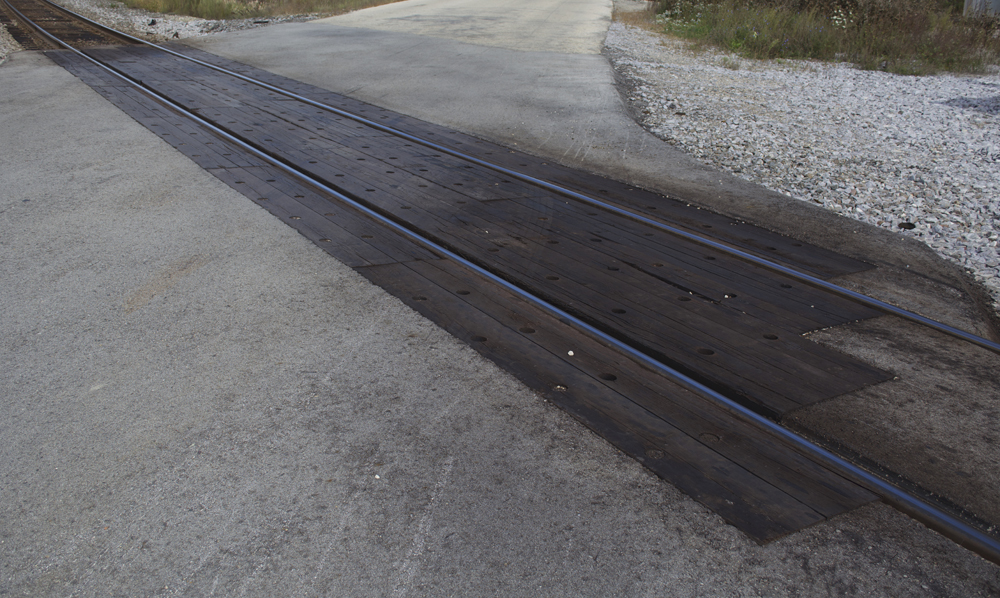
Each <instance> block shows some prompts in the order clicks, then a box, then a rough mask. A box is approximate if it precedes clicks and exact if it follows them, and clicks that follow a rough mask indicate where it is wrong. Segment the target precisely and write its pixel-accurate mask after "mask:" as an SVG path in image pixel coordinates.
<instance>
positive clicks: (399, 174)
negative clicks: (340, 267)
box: [4, 0, 1000, 562]
mask: <svg viewBox="0 0 1000 598" xmlns="http://www.w3.org/2000/svg"><path fill="white" fill-rule="evenodd" d="M4 1H5V2H7V3H8V4H9V2H10V0H4ZM35 1H36V2H42V1H43V0H35ZM11 8H12V9H13V7H11ZM46 10H54V9H46ZM14 11H15V12H16V9H14ZM63 14H64V15H66V18H69V19H76V18H77V17H79V15H73V14H72V13H69V14H66V13H63ZM19 18H23V19H24V20H25V21H26V22H28V21H30V19H29V18H28V17H26V16H25V15H23V14H20V17H19ZM48 20H49V21H52V22H54V21H55V20H56V19H54V18H49V19H48ZM85 26H86V27H87V28H88V29H90V30H94V29H97V30H99V31H105V33H107V35H109V36H113V37H111V38H109V39H108V40H107V41H108V42H109V43H121V42H122V40H125V41H127V42H128V43H129V44H140V43H141V44H145V42H142V40H138V39H137V38H134V37H131V36H126V35H124V34H120V33H119V32H113V31H108V30H105V29H104V28H103V27H101V26H99V25H97V24H95V23H92V22H87V24H86V25H85ZM60 27H61V28H62V27H63V26H62V25H60ZM39 35H42V36H43V37H45V36H46V35H47V34H39ZM46 39H50V40H52V43H59V44H61V45H63V46H64V47H66V48H67V49H71V50H73V52H75V54H74V55H73V57H72V58H71V57H69V56H57V57H56V58H57V60H59V61H60V62H62V63H63V64H64V65H65V66H67V68H69V69H70V70H71V71H73V72H75V73H76V74H77V75H78V76H80V77H81V78H82V79H84V80H85V81H87V82H88V83H89V84H91V85H92V86H94V87H95V88H96V89H99V90H100V91H101V92H102V93H104V94H105V96H106V97H108V98H109V99H111V100H112V101H114V102H115V103H116V104H118V105H119V106H120V107H122V108H123V109H125V110H126V111H127V112H129V113H130V114H131V115H132V116H133V117H135V118H136V120H139V121H140V122H142V123H143V124H145V125H146V126H147V127H149V128H150V129H151V130H154V131H157V133H158V134H159V135H161V137H162V138H163V139H164V140H167V141H168V142H170V143H171V144H172V145H174V147H177V148H178V149H179V150H181V151H183V152H185V153H186V154H187V155H189V157H191V158H192V159H193V160H195V161H196V162H198V163H199V164H201V165H202V166H204V167H205V168H206V169H207V170H209V171H210V172H212V173H213V174H215V176H217V177H218V178H220V179H222V180H223V181H226V182H227V183H228V184H230V185H231V186H232V187H234V188H236V189H238V190H240V191H241V192H243V193H244V194H245V195H247V196H248V197H251V198H252V199H254V200H255V201H258V202H259V203H260V204H261V205H262V206H264V207H266V208H267V209H268V210H270V211H271V212H272V213H274V214H275V215H277V216H278V217H280V218H281V219H282V220H284V221H285V222H287V223H288V224H290V225H292V226H294V227H296V228H297V229H298V230H299V231H300V232H302V233H303V234H304V235H305V236H307V237H309V238H310V239H312V240H313V241H315V242H316V243H317V244H319V245H320V246H321V247H323V248H324V249H326V250H327V251H328V252H330V253H331V254H333V255H335V256H336V257H338V258H339V259H341V260H342V261H345V263H347V264H348V265H350V266H352V267H354V268H355V269H357V270H358V271H359V272H361V273H362V274H364V275H365V276H366V277H368V278H369V279H370V280H372V281H373V282H376V283H377V284H379V285H380V286H382V287H383V288H386V289H387V290H389V291H390V292H392V293H394V294H396V295H397V296H398V297H400V298H401V299H403V300H404V301H405V302H407V303H408V304H410V305H411V306H413V307H414V308H415V309H417V310H418V311H420V312H421V313H423V314H425V315H427V316H428V317H430V318H431V319H433V320H434V321H436V322H438V323H439V324H441V325H442V326H443V327H445V328H446V329H448V330H449V331H451V332H453V333H455V334H456V336H458V337H460V338H463V339H464V340H466V341H468V342H469V343H470V344H471V345H472V346H473V347H475V348H476V349H477V350H478V351H480V352H481V353H483V354H484V355H486V356H488V357H490V358H491V359H493V360H494V361H496V362H497V363H498V364H500V365H502V366H504V367H506V368H507V369H509V370H510V371H512V372H513V373H515V374H516V375H518V377H520V378H521V379H522V380H523V381H525V382H526V383H528V384H529V385H530V386H532V387H533V388H535V389H537V390H539V391H540V392H542V394H544V395H545V396H547V397H549V398H550V399H552V400H553V401H554V402H556V403H557V404H559V405H560V406H562V407H564V408H565V409H567V410H568V411H570V412H571V413H572V414H574V415H575V416H576V417H578V418H579V419H581V420H582V421H583V422H584V423H586V424H587V425H588V426H590V427H591V428H593V429H594V430H595V431H597V432H598V433H600V434H602V435H604V436H605V437H606V438H608V439H609V440H610V441H612V442H613V443H615V444H616V445H617V446H619V447H620V448H622V449H623V450H625V451H626V452H628V453H629V454H631V455H633V456H635V457H636V458H638V459H639V460H640V461H642V462H643V463H645V464H646V465H647V466H648V467H650V469H652V470H653V471H655V472H656V473H658V474H659V475H661V476H662V477H664V478H665V479H667V480H669V481H671V482H673V483H674V484H675V485H677V486H678V487H680V488H681V489H682V490H684V491H685V492H687V493H688V494H690V495H691V496H693V497H694V498H696V499H698V500H699V501H701V502H702V503H704V504H706V505H707V506H709V507H710V508H712V509H713V510H715V511H716V512H717V513H719V514H720V515H721V516H723V517H724V518H725V519H726V520H727V521H730V522H731V523H733V524H734V525H736V526H738V527H739V528H740V529H742V530H743V531H744V532H746V533H747V534H748V535H750V536H751V537H753V538H755V539H757V540H758V541H767V540H770V539H773V538H775V537H779V536H781V535H784V534H786V533H789V532H791V531H795V530H796V529H800V528H801V527H804V526H806V525H809V524H811V523H815V522H817V521H822V520H824V519H826V518H829V517H832V516H835V515H836V514H838V513H841V512H844V511H846V510H850V509H851V508H854V507H856V506H859V505H861V504H864V503H866V502H869V501H871V500H873V499H874V498H875V496H876V495H878V496H881V497H882V498H883V499H884V500H886V501H887V502H889V503H891V504H893V505H895V506H897V507H899V508H901V509H902V510H904V511H906V512H908V513H911V514H912V515H914V516H916V517H917V518H919V519H920V520H922V521H924V522H925V523H927V524H929V525H930V526H931V527H934V528H935V529H938V530H940V531H942V532H944V533H945V534H946V535H949V536H950V537H952V538H953V539H955V540H957V541H958V542H959V543H961V544H963V545H965V546H967V547H969V548H972V549H974V550H976V551H977V552H979V553H980V554H983V555H984V556H987V557H988V558H990V559H991V560H994V561H995V562H1000V544H998V542H997V541H996V539H995V538H993V537H991V536H989V535H988V534H985V533H983V532H982V531H981V530H979V529H977V528H976V527H974V526H970V525H969V524H968V523H966V522H965V521H962V520H961V519H960V518H957V517H954V516H953V515H952V514H950V513H948V512H947V511H946V510H942V509H940V508H938V507H937V506H935V505H933V504H930V503H928V502H926V501H924V500H922V499H921V498H920V497H918V496H915V495H913V494H911V493H909V492H906V491H904V490H901V489H900V488H898V487H896V486H894V485H893V484H890V483H888V482H886V481H885V480H883V479H882V478H881V477H879V476H876V475H873V474H872V473H870V472H869V471H866V470H865V469H863V468H861V467H858V466H857V465H855V464H853V463H851V462H849V461H847V460H845V459H844V458H842V457H841V456H839V455H837V454H834V453H833V452H831V451H829V450H827V449H824V448H823V447H820V446H818V445H816V444H814V443H812V442H810V441H808V440H806V439H804V438H802V437H801V436H799V435H797V434H795V433H793V432H791V431H789V430H788V429H786V428H784V427H782V426H781V425H780V424H779V423H777V422H778V421H779V420H780V419H781V417H782V416H783V415H784V414H785V413H788V412H789V411H791V410H794V409H796V408H798V407H801V406H803V405H808V404H812V403H815V402H818V401H821V400H824V399H828V398H831V397H834V396H837V395H840V394H843V393H846V392H851V391H853V390H856V389H858V388H860V387H863V386H866V385H870V384H876V383H878V382H880V381H882V380H885V379H887V378H888V375H887V374H886V373H885V372H881V371H878V370H876V369H874V368H871V367H870V366H867V365H866V364H863V363H861V362H858V361H856V360H853V359H851V358H848V357H846V356H844V355H841V354H837V353H836V352H834V351H830V350H828V349H825V348H823V347H821V346H819V345H816V344H815V343H811V342H809V341H807V340H804V339H802V338H801V334H802V333H803V332H806V331H809V330H814V329H817V328H823V327H827V326H834V325H838V324H842V323H846V322H850V321H854V320H858V319H864V318H868V317H873V316H875V315H879V314H880V313H889V314H893V315H897V316H901V317H904V318H907V319H910V320H913V321H916V322H918V323H920V324H922V325H925V326H929V327H932V328H934V329H937V330H939V331H942V332H945V333H947V334H950V335H952V336H956V337H958V338H961V339H963V340H966V341H968V342H971V343H974V344H977V345H979V346H981V347H985V348H987V349H989V350H992V351H995V352H1000V345H997V344H996V343H994V342H992V341H989V340H987V339H983V338H981V337H978V336H976V335H972V334H970V333H967V332H964V331H960V330H957V329H955V328H952V327H950V326H948V325H946V324H943V323H939V322H935V321H933V320H931V319H929V318H925V317H923V316H920V315H917V314H913V313H911V312H908V311H906V310H902V309H900V308H898V307H895V306H892V305H889V304H886V303H884V302H881V301H879V300H877V299H874V298H870V297H866V296H864V295H860V294H858V293H855V292H853V291H850V290H847V289H844V288H842V287H839V286H837V285H834V284H832V283H829V282H827V281H826V280H825V278H828V277H832V276H836V275H840V274H845V273H849V272H854V271H859V270H863V269H865V268H867V267H868V266H867V265H866V264H863V263H860V262H856V261H854V260H851V259H849V258H844V257H843V256H838V255H836V254H833V253H830V252H827V251H824V250H822V249H820V248H817V247H811V246H809V245H808V244H804V243H799V242H797V241H794V240H792V239H788V238H783V237H779V236H777V235H774V234H772V233H768V232H767V231H763V230H760V229H756V228H754V227H751V226H749V225H745V224H741V223H737V222H733V221H731V220H730V219H727V218H724V217H721V216H716V215H712V214H710V213H707V212H705V211H702V210H695V209H692V208H691V207H690V206H686V205H685V204H683V203H682V202H681V203H679V202H675V201H672V200H667V199H665V198H661V197H658V196H654V195H653V194H649V193H646V192H643V191H642V190H639V189H634V188H631V187H628V186H625V185H621V184H618V183H615V182H614V181H608V180H606V179H602V178H600V177H594V176H590V175H586V174H584V173H579V172H575V171H571V170H569V169H565V168H562V167H559V166H557V165H549V164H545V163H539V162H538V161H537V160H532V159H531V158H529V157H526V156H524V155H522V154H517V153H515V152H511V151H510V150H507V149H506V148H502V147H500V146H496V145H493V144H489V143H486V142H483V141H481V140H475V139H473V138H470V137H466V136H462V135H459V134H456V133H451V132H448V131H446V130H441V129H440V128H436V127H433V126H431V125H428V124H427V123H421V122H420V121H415V120H414V119H408V118H406V117H403V116H401V115H396V114H392V113H390V112H388V111H385V110H382V109H378V108H376V107H373V106H370V105H365V104H363V103H361V102H356V101H352V100H350V99H349V98H343V97H340V96H335V95H334V94H330V93H329V92H324V91H323V90H318V89H315V88H309V86H304V85H301V84H297V83H296V82H292V81H288V80H282V79H281V78H279V77H275V76H273V75H270V74H268V73H265V72H262V71H261V72H254V71H253V70H252V69H248V68H247V67H245V66H243V65H238V64H235V63H229V64H225V61H220V60H219V59H218V58H217V57H212V56H211V55H207V54H203V53H197V52H195V51H193V50H190V49H182V48H177V49H169V48H164V47H160V46H146V47H138V46H137V45H136V46H132V47H115V48H102V47H92V48H91V49H90V50H88V51H87V52H86V53H83V52H80V51H79V50H76V49H74V48H72V44H67V43H63V42H61V41H58V42H57V41H56V40H57V37H54V36H48V37H46ZM87 43H88V44H91V45H93V44H94V43H98V44H99V43H101V42H100V41H97V42H95V41H94V40H92V39H89V40H87ZM213 63H215V64H213ZM218 63H222V64H224V65H225V66H226V67H228V68H224V67H223V66H220V64H218ZM245 73H248V74H245ZM251 75H252V76H251ZM139 90H141V91H139ZM307 96H308V97H307ZM151 102H152V103H151ZM334 104H336V105H334ZM165 108H166V109H165ZM181 116H183V120H182V119H181ZM430 137H435V140H431V139H429V138H430ZM182 139H183V141H182ZM459 145H463V146H464V147H463V148H461V150H460V149H459V148H458V146H459ZM697 229H701V230H702V231H711V233H712V235H713V236H714V238H713V237H709V236H705V235H704V234H702V233H701V232H698V233H696V232H692V231H693V230H697ZM761 251H763V252H765V253H767V254H768V256H769V257H766V258H765V257H760V256H759V255H758V252H761ZM571 351H572V353H570V352H571Z"/></svg>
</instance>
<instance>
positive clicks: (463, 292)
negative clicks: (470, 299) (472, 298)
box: [455, 291, 469, 295]
mask: <svg viewBox="0 0 1000 598" xmlns="http://www.w3.org/2000/svg"><path fill="white" fill-rule="evenodd" d="M455 292H456V293H458V294H459V295H468V294H469V291H455Z"/></svg>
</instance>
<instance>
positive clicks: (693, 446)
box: [361, 263, 873, 541]
mask: <svg viewBox="0 0 1000 598" xmlns="http://www.w3.org/2000/svg"><path fill="white" fill-rule="evenodd" d="M361 272H362V274H364V275H365V276H367V277H368V278H369V279H371V280H373V281H374V282H376V283H377V284H380V285H382V286H383V287H384V288H387V289H388V290H390V292H394V294H397V296H399V297H400V298H401V299H403V300H404V301H406V302H407V303H408V304H410V305H411V306H413V307H414V308H415V309H417V310H418V311H420V312H421V313H423V314H424V315H426V316H427V317H429V318H430V319H432V320H434V321H436V322H438V323H439V324H440V325H442V326H444V327H445V328H446V329H447V330H448V331H449V332H451V333H452V334H455V335H456V336H458V337H459V338H463V339H465V340H467V342H470V344H471V345H472V346H473V347H474V348H475V349H476V350H477V351H479V352H481V353H483V354H484V355H485V356H487V357H488V358H490V359H493V360H495V361H497V362H498V363H500V364H501V365H502V366H503V367H505V368H506V369H508V370H509V371H512V372H514V373H515V374H516V375H518V377H519V378H521V379H522V380H523V381H525V382H526V383H528V384H529V386H532V387H533V388H535V389H536V390H538V391H539V392H541V393H542V394H544V395H545V396H547V397H549V398H551V399H552V400H553V401H555V402H557V403H559V404H560V405H562V406H564V408H567V410H569V411H570V412H571V413H574V414H575V415H577V416H578V417H580V418H581V419H582V420H583V421H584V423H586V424H587V425H588V426H591V427H592V428H594V429H595V430H596V431H598V433H600V434H601V435H603V436H605V437H606V438H609V439H611V440H612V441H613V442H615V443H616V444H618V445H619V446H620V447H621V448H623V450H626V451H627V452H629V453H630V454H632V455H633V456H635V457H637V458H638V459H640V460H641V461H643V462H644V463H645V464H646V465H647V466H648V467H650V468H651V469H653V470H654V471H655V472H656V473H658V474H659V475H661V476H662V477H664V478H665V479H667V480H669V481H671V482H672V483H675V484H676V485H678V487H680V488H681V489H682V490H684V491H685V492H687V493H689V494H690V495H692V496H693V497H695V498H696V499H697V500H699V501H702V502H704V503H705V504H707V505H708V506H710V507H711V508H713V509H714V510H716V511H717V512H719V513H720V514H721V515H722V516H723V517H724V518H726V519H727V520H729V521H730V522H731V523H733V524H734V525H737V526H738V527H740V528H741V529H743V530H744V531H746V532H747V533H748V534H750V535H751V536H753V537H755V538H756V539H758V541H767V540H770V539H774V538H775V537H779V536H780V535H783V534H785V533H788V532H789V531H792V530H794V529H800V528H801V527H803V526H806V525H810V524H812V523H814V522H816V521H819V520H822V519H823V518H826V517H829V516H833V515H835V514H837V513H840V512H843V511H845V510H847V509H850V508H853V507H855V506H858V505H859V504H864V503H865V502H868V501H870V500H872V499H873V497H872V496H871V495H870V494H868V493H867V492H866V491H864V490H862V489H860V488H858V487H856V486H854V485H853V484H850V483H848V482H846V481H845V480H843V479H842V478H840V477H839V476H836V475H834V474H831V473H830V472H828V471H826V470H823V469H822V468H817V466H816V465H815V464H810V466H809V467H805V468H803V465H804V463H801V462H799V461H800V460H802V459H803V458H802V457H801V455H797V454H796V455H794V456H790V455H789V454H788V453H787V450H786V451H780V450H778V451H775V452H773V453H772V455H771V457H773V458H768V457H765V456H763V455H762V454H761V452H760V451H757V452H756V454H753V456H750V455H751V453H747V452H745V451H742V450H740V449H742V448H743V446H745V444H744V445H743V446H740V442H739V439H746V438H757V437H759V432H757V431H754V430H750V429H746V430H743V429H742V428H740V426H739V424H738V423H737V422H733V421H730V422H727V424H732V425H735V426H736V427H737V428H740V430H739V431H735V432H734V431H732V430H731V429H730V431H729V432H725V433H724V432H722V431H721V429H720V428H717V427H711V428H705V427H704V426H702V428H701V429H713V430H717V431H719V433H720V434H722V436H713V439H712V440H711V441H710V443H711V444H708V443H706V441H704V440H702V439H700V438H698V437H696V436H693V435H692V434H691V432H689V431H682V430H681V429H680V428H678V427H676V426H675V425H673V424H671V423H669V422H667V421H666V420H664V419H663V418H662V417H659V416H657V415H656V414H654V413H652V412H650V411H648V410H646V409H645V408H643V407H642V406H640V405H639V404H637V403H635V402H634V401H633V400H631V398H626V397H624V396H623V395H622V394H620V393H619V392H618V391H617V390H615V389H614V388H612V387H613V386H614V385H613V384H612V383H609V382H607V381H604V380H601V378H600V373H599V372H601V371H602V370H600V369H598V370H597V372H594V371H590V372H588V371H586V369H588V368H587V365H589V364H587V363H586V362H580V361H576V360H573V361H568V360H567V358H564V357H563V356H561V355H559V353H562V351H561V349H562V348H564V347H566V346H572V347H574V352H576V351H577V350H579V351H581V355H587V354H588V353H593V354H595V355H598V357H596V359H598V360H603V359H605V356H604V355H601V353H602V352H606V351H607V350H606V349H602V348H601V347H600V345H597V344H596V343H593V342H592V341H587V340H586V339H583V338H581V337H580V336H579V334H578V333H575V331H572V330H571V329H569V328H568V327H566V326H565V325H562V324H560V323H558V321H554V320H552V319H551V318H548V319H549V320H552V321H550V322H548V325H547V326H543V325H542V324H536V325H538V326H539V329H541V328H543V327H544V328H545V329H546V330H550V331H552V333H553V335H554V336H553V337H550V338H544V337H543V336H541V335H538V336H536V335H537V332H536V333H532V334H525V333H523V332H517V331H515V330H514V329H513V328H512V327H511V326H510V324H509V322H503V321H499V320H497V319H496V315H497V314H496V313H488V312H487V311H483V310H482V309H481V307H483V306H484V305H486V304H487V303H489V302H488V301H486V302H484V301H483V299H484V298H488V297H497V296H502V295H503V294H504V291H502V290H500V289H497V288H489V287H488V286H486V287H484V286H483V285H482V284H480V283H473V284H471V285H470V284H469V283H468V282H466V281H460V280H459V279H458V278H457V277H456V274H457V275H458V276H460V274H459V273H456V272H455V269H454V268H452V267H449V264H444V263H440V264H438V265H434V266H432V265H429V264H423V263H413V264H409V265H408V266H407V267H406V268H405V269H403V268H401V267H393V266H390V267H378V268H364V269H361ZM427 275H429V276H430V279H425V277H426V276H427ZM449 278H451V281H449V280H448V279H449ZM449 283H452V284H449ZM456 286H457V287H458V289H459V290H466V289H468V288H471V289H472V290H471V291H470V292H469V294H468V295H464V296H463V295H459V294H457V293H455V292H454V291H453V290H452V289H454V287H456ZM449 287H451V288H449ZM509 303H510V302H506V301H505V302H504V304H505V305H507V304H509ZM493 307H494V309H495V310H498V311H500V312H502V311H504V310H505V308H504V307H502V306H499V305H497V304H493ZM519 308H520V309H521V310H528V311H530V309H529V308H527V307H526V306H524V305H521V306H519ZM514 317H515V319H516V318H518V317H524V316H523V313H522V314H517V315H515V316H514ZM544 319H546V317H545V316H543V315H540V314H534V315H533V317H532V318H531V320H532V321H533V322H538V321H541V320H544ZM559 337H562V338H559ZM536 338H538V339H543V341H549V342H552V344H554V345H556V347H557V348H555V349H554V350H553V349H549V348H545V347H544V346H543V345H541V344H539V343H538V342H536V341H535V339H536ZM477 339H485V340H477ZM581 364H582V366H583V369H581ZM646 376H648V372H647V373H646ZM616 382H617V381H616ZM556 388H565V390H555V389H556ZM668 388H669V390H667V389H668ZM657 390H658V392H661V393H666V394H670V395H672V396H674V397H679V399H678V400H680V401H685V400H687V401H693V402H695V403H699V402H700V400H699V399H697V398H696V397H693V396H691V395H690V393H688V392H687V391H685V390H684V389H682V388H680V387H678V386H676V385H672V384H671V383H670V382H669V381H663V386H661V387H659V388H658V389H657ZM744 427H745V426H744ZM698 434H699V435H701V434H705V432H699V433H698ZM637 438H638V441H637ZM714 438H718V440H714ZM772 440H773V439H772ZM734 441H736V442H734ZM760 444H761V446H766V445H767V444H768V443H766V442H762V443H760ZM727 445H728V446H727ZM721 447H726V448H723V450H724V451H725V452H729V453H732V454H734V455H736V456H738V458H740V459H742V460H743V461H744V463H743V464H740V463H738V462H736V461H734V460H733V459H732V458H731V457H730V456H726V455H724V454H722V453H720V452H719V450H718V449H719V448H721ZM786 448H787V447H786ZM774 458H777V461H776V460H775V459H774ZM782 461H785V462H784V463H783V462H782ZM748 466H749V467H748ZM751 467H752V468H755V469H756V470H759V471H755V470H754V469H750V468H751ZM776 471H783V472H784V473H781V474H777V475H776V474H775V472H776ZM804 472H808V473H804ZM760 473H764V475H766V476H767V477H769V478H771V479H770V480H767V479H764V478H762V477H761V476H760V475H759V474H760ZM812 475H816V476H818V478H821V479H820V481H814V480H811V479H810V480H807V479H805V478H807V477H809V476H812ZM775 483H778V484H782V485H784V486H786V487H787V488H786V489H781V488H779V487H778V486H776V485H775ZM810 486H812V487H811V488H810ZM787 490H791V491H792V492H794V493H796V494H798V495H799V497H801V499H800V498H796V497H795V496H793V495H792V494H789V492H788V491H787ZM730 503H732V504H730ZM811 503H815V504H811ZM817 507H818V508H817ZM818 509H819V510H818Z"/></svg>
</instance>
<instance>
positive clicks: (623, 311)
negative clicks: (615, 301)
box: [611, 307, 625, 314]
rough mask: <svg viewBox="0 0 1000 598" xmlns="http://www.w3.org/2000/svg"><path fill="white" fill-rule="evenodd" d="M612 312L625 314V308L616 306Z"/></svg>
mask: <svg viewBox="0 0 1000 598" xmlns="http://www.w3.org/2000/svg"><path fill="white" fill-rule="evenodd" d="M611 313H613V314H623V313H625V310H624V309H621V308H618V307H616V308H614V309H612V310H611Z"/></svg>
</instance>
